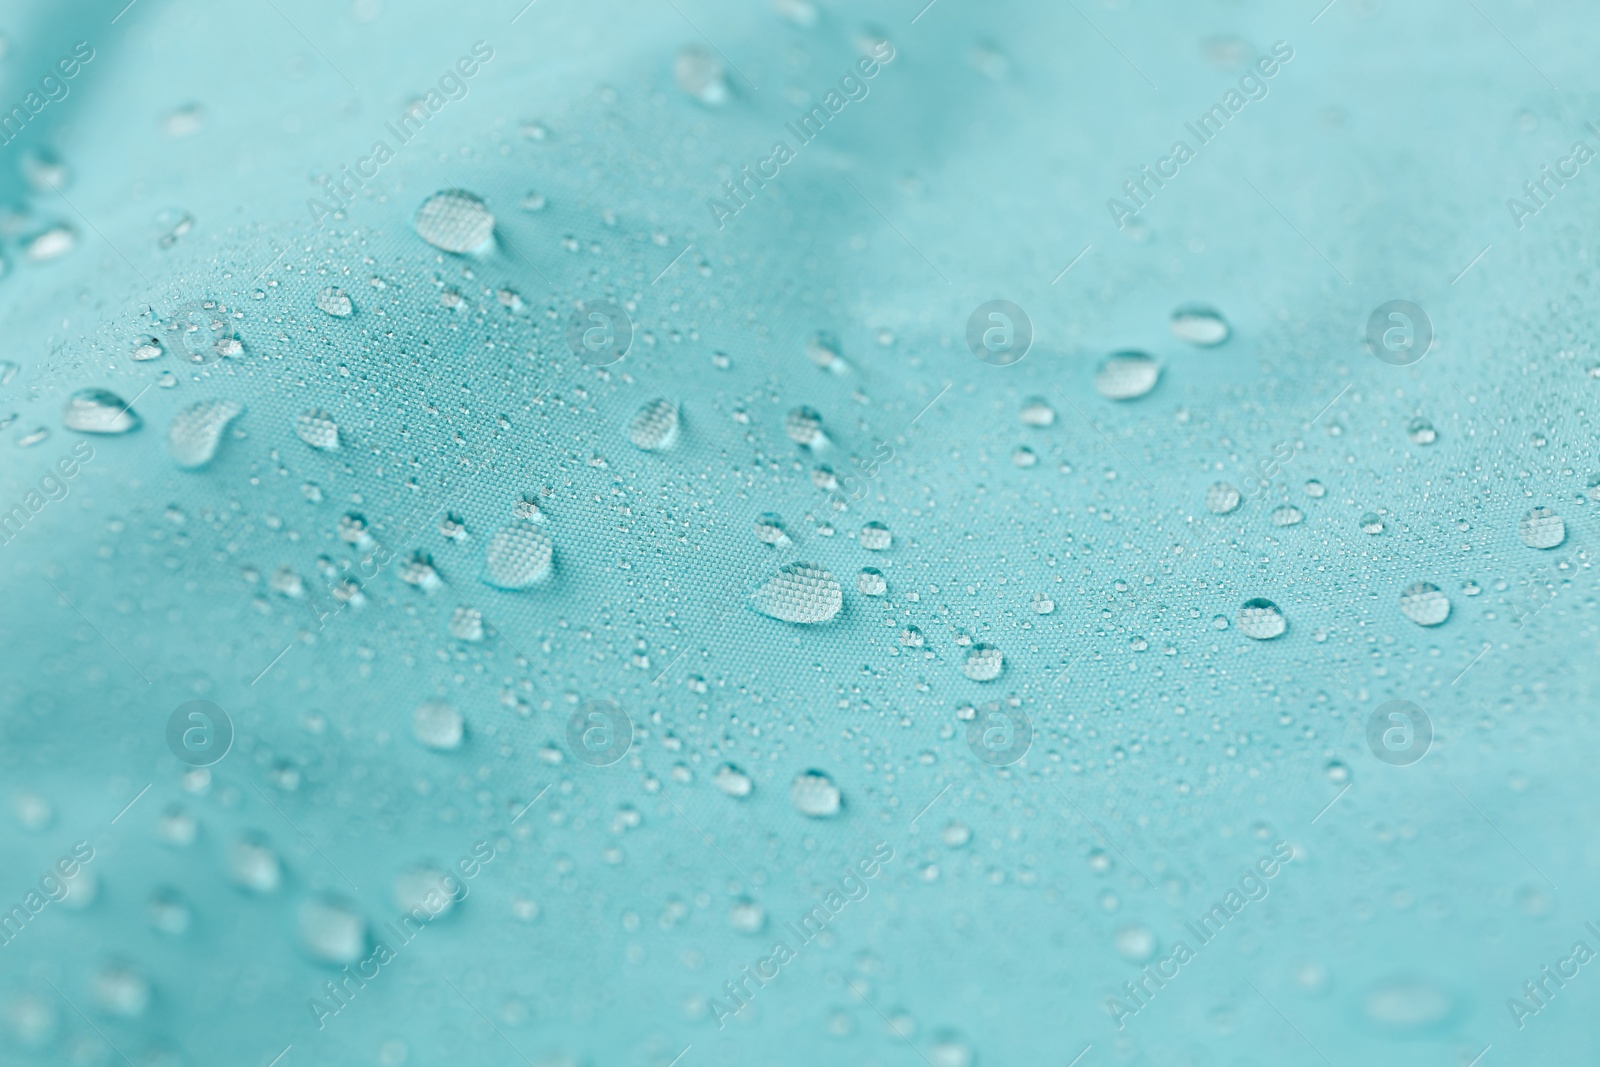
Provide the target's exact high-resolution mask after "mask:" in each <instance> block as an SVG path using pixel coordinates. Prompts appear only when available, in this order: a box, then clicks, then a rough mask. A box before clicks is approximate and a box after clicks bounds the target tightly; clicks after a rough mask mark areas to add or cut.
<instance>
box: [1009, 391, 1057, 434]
mask: <svg viewBox="0 0 1600 1067" xmlns="http://www.w3.org/2000/svg"><path fill="white" fill-rule="evenodd" d="M1018 417H1019V418H1021V419H1022V425H1024V426H1035V427H1041V428H1042V427H1045V426H1054V425H1055V424H1056V410H1055V408H1053V407H1051V406H1050V402H1049V401H1047V400H1045V399H1044V397H1042V396H1030V397H1029V398H1028V399H1027V400H1025V401H1023V402H1022V411H1021V412H1020V413H1019V416H1018Z"/></svg>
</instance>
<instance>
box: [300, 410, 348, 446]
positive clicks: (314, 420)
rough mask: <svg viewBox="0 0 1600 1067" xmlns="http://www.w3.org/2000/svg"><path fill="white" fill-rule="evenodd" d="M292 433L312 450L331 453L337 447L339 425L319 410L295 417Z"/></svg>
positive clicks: (330, 416)
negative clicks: (318, 449) (316, 449)
mask: <svg viewBox="0 0 1600 1067" xmlns="http://www.w3.org/2000/svg"><path fill="white" fill-rule="evenodd" d="M294 432H295V435H296V436H297V437H299V438H300V440H302V441H304V442H305V443H306V444H308V445H310V446H311V447H312V448H320V449H322V450H323V451H332V450H333V449H335V448H338V447H339V424H338V423H336V422H334V421H333V416H332V415H330V414H328V413H327V412H326V411H323V410H321V409H319V408H313V409H312V410H310V411H305V412H301V413H300V414H299V415H296V416H295V419H294Z"/></svg>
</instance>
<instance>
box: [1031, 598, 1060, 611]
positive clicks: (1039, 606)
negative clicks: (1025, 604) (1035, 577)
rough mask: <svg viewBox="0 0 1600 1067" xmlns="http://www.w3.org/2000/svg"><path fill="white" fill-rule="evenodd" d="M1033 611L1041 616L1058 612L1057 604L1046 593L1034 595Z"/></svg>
mask: <svg viewBox="0 0 1600 1067" xmlns="http://www.w3.org/2000/svg"><path fill="white" fill-rule="evenodd" d="M1033 610H1034V611H1036V612H1038V613H1039V614H1040V615H1048V614H1050V613H1051V612H1052V611H1054V610H1056V602H1055V601H1054V600H1051V599H1050V597H1049V596H1047V595H1046V594H1044V593H1035V594H1033Z"/></svg>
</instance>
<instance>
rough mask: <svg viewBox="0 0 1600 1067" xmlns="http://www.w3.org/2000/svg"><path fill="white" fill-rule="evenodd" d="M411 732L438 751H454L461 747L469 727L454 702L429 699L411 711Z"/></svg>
mask: <svg viewBox="0 0 1600 1067" xmlns="http://www.w3.org/2000/svg"><path fill="white" fill-rule="evenodd" d="M411 732H412V733H413V734H415V735H416V738H417V740H418V741H421V742H422V743H423V744H424V745H427V746H428V747H429V748H431V749H433V750H435V751H437V752H453V751H455V750H456V749H458V748H460V747H461V741H462V739H463V738H464V737H465V736H466V732H467V728H466V723H465V722H464V721H463V720H462V718H461V712H460V711H459V710H457V708H456V706H455V705H454V704H448V703H446V702H445V701H443V700H429V701H427V702H426V703H423V704H420V705H418V706H417V710H416V711H414V712H412V713H411Z"/></svg>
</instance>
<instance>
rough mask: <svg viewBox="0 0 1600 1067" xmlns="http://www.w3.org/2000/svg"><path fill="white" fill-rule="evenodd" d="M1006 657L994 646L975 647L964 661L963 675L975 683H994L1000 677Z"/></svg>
mask: <svg viewBox="0 0 1600 1067" xmlns="http://www.w3.org/2000/svg"><path fill="white" fill-rule="evenodd" d="M1004 666H1005V656H1004V655H1002V654H1001V652H1000V650H999V649H998V648H996V647H994V646H993V645H973V646H972V649H971V650H970V651H969V652H968V653H967V658H966V659H965V660H964V661H962V664H961V673H962V674H964V675H966V676H967V677H968V678H971V679H972V680H973V681H974V682H992V681H994V680H995V679H996V678H998V677H1000V671H1001V669H1002V668H1003V667H1004Z"/></svg>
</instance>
